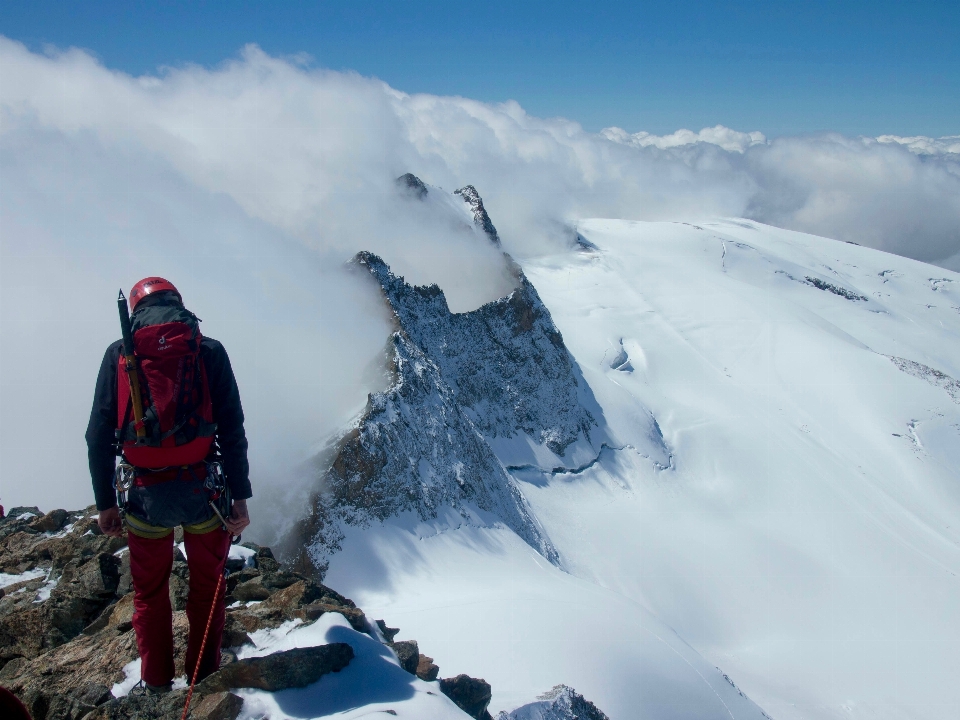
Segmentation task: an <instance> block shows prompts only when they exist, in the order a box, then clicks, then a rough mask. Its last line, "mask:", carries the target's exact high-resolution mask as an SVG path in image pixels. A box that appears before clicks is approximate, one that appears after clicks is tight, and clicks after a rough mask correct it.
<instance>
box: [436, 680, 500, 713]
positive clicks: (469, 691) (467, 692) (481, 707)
mask: <svg viewBox="0 0 960 720" xmlns="http://www.w3.org/2000/svg"><path fill="white" fill-rule="evenodd" d="M440 692H442V693H443V694H444V695H446V696H447V697H448V698H450V699H451V700H453V704H454V705H456V706H457V707H458V708H460V709H461V710H463V711H464V712H465V713H466V714H467V715H469V716H470V717H472V718H476V720H485V719H486V718H488V717H490V715H489V713H488V712H487V706H488V705H489V704H490V698H491V697H492V692H491V688H490V683H488V682H487V681H486V680H477V679H475V678H472V677H470V676H469V675H457V676H456V677H455V678H443V679H442V680H441V681H440Z"/></svg>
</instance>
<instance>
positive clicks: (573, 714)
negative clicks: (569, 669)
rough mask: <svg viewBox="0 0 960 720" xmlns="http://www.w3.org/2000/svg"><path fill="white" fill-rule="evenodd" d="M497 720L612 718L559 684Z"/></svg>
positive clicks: (570, 689) (602, 719)
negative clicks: (533, 700)
mask: <svg viewBox="0 0 960 720" xmlns="http://www.w3.org/2000/svg"><path fill="white" fill-rule="evenodd" d="M497 720H610V719H609V718H608V717H607V716H606V715H605V714H604V713H603V712H602V711H601V710H600V708H598V707H597V706H596V705H594V704H593V703H592V702H590V701H589V700H587V699H586V698H585V697H583V695H581V694H579V693H578V692H577V691H576V690H574V689H573V688H571V687H567V686H566V685H557V686H555V687H554V688H553V689H552V690H549V691H547V692H545V693H544V694H543V695H541V696H540V697H538V698H537V700H536V702H532V703H529V704H527V705H523V706H522V707H519V708H517V709H516V710H513V711H512V712H509V713H507V712H501V713H500V714H499V715H497Z"/></svg>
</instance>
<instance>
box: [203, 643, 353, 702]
mask: <svg viewBox="0 0 960 720" xmlns="http://www.w3.org/2000/svg"><path fill="white" fill-rule="evenodd" d="M351 660H353V648H352V647H350V646H349V645H347V644H346V643H328V644H326V645H317V646H316V647H305V648H294V649H293V650H284V651H283V652H277V653H273V654H272V655H265V656H263V657H255V658H249V659H247V660H238V661H237V662H234V663H230V664H228V665H226V666H225V667H222V668H220V669H219V670H218V671H217V672H215V673H213V675H210V676H209V677H208V678H206V679H205V680H204V681H203V682H202V683H200V684H199V685H198V686H197V690H198V691H199V692H201V693H203V694H206V693H218V692H225V691H227V690H231V689H233V688H255V689H257V690H269V691H270V692H276V691H277V690H286V689H287V688H301V687H306V686H307V685H312V684H313V683H315V682H316V681H317V680H319V679H320V678H321V677H323V676H324V675H327V674H329V673H333V672H340V671H341V670H343V668H345V667H346V666H347V665H348V664H349V663H350V661H351Z"/></svg>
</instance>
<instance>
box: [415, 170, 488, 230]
mask: <svg viewBox="0 0 960 720" xmlns="http://www.w3.org/2000/svg"><path fill="white" fill-rule="evenodd" d="M404 177H406V176H404ZM453 194H454V195H459V196H460V197H462V198H463V201H464V202H465V203H467V205H469V206H470V210H471V212H473V222H474V224H476V226H477V227H479V228H480V229H481V230H483V232H484V233H485V234H486V236H487V237H488V238H490V242H492V243H493V244H494V245H496V246H497V247H500V235H499V234H498V233H497V229H496V228H495V227H494V226H493V221H492V220H491V219H490V216H489V215H488V214H487V209H486V208H485V207H484V206H483V200H482V199H481V197H480V193H478V192H477V189H476V188H475V187H474V186H473V185H465V186H463V187H462V188H460V189H459V190H454V191H453Z"/></svg>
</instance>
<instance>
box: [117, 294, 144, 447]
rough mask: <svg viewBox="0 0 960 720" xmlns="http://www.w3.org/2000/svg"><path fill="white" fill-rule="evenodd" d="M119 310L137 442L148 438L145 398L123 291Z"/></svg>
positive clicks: (118, 306)
mask: <svg viewBox="0 0 960 720" xmlns="http://www.w3.org/2000/svg"><path fill="white" fill-rule="evenodd" d="M117 310H119V311H120V332H121V334H122V336H123V358H124V361H125V364H126V370H127V379H128V380H129V381H130V399H131V400H132V401H133V428H134V430H136V432H137V442H138V443H142V442H144V440H145V439H146V437H147V430H146V428H145V427H144V425H143V398H142V396H141V395H140V374H139V373H138V372H137V356H136V355H135V354H134V352H133V330H132V329H131V327H130V309H129V308H128V307H127V299H126V298H125V297H124V296H123V290H121V291H120V296H119V297H118V298H117Z"/></svg>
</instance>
